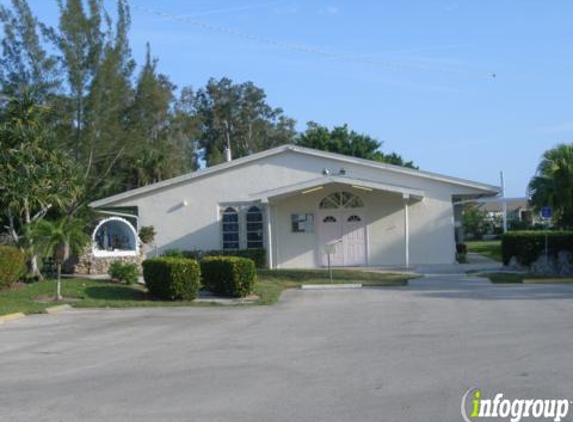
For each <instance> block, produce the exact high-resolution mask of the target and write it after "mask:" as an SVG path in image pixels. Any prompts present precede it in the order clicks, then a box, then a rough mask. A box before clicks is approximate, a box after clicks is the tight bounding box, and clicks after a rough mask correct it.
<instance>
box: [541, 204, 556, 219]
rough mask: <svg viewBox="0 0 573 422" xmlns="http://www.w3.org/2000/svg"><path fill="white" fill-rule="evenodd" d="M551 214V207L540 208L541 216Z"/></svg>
mask: <svg viewBox="0 0 573 422" xmlns="http://www.w3.org/2000/svg"><path fill="white" fill-rule="evenodd" d="M552 216H553V209H552V208H551V207H543V208H541V217H542V218H547V219H549V218H551V217H552Z"/></svg>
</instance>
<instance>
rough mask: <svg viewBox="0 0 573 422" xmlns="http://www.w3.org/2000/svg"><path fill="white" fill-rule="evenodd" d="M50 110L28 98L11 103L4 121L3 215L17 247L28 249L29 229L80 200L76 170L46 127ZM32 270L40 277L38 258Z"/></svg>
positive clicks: (0, 154) (0, 161)
mask: <svg viewBox="0 0 573 422" xmlns="http://www.w3.org/2000/svg"><path fill="white" fill-rule="evenodd" d="M46 113H47V108H46V107H41V106H38V105H37V103H36V102H35V99H34V97H33V95H32V94H31V93H29V92H25V93H24V94H23V95H22V96H21V97H20V98H11V100H10V102H9V104H8V106H7V108H6V109H5V110H4V111H3V113H2V115H1V116H0V209H1V212H2V213H3V214H4V218H5V220H6V222H7V224H6V229H7V231H8V233H9V234H10V235H11V237H12V239H13V241H14V242H15V243H19V244H21V245H22V246H23V247H25V248H27V249H32V248H33V245H31V244H29V243H27V238H26V236H24V237H22V234H24V233H26V232H27V230H28V229H29V227H30V225H31V224H32V223H34V222H36V221H39V220H41V219H43V218H44V217H45V216H46V214H47V213H48V211H50V210H51V209H63V208H65V207H66V206H68V205H69V204H71V203H72V202H73V201H75V200H76V198H77V197H78V196H79V195H80V194H81V188H80V187H79V183H78V173H77V167H76V165H75V163H74V162H73V160H71V158H70V157H69V155H67V154H66V153H65V151H62V150H60V149H57V148H54V140H53V133H52V132H51V130H50V127H49V126H48V125H47V124H46V123H45V114H46ZM31 267H32V268H31V270H32V272H33V273H34V274H36V275H39V270H38V265H37V257H36V256H35V255H33V257H32V260H31Z"/></svg>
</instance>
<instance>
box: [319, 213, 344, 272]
mask: <svg viewBox="0 0 573 422" xmlns="http://www.w3.org/2000/svg"><path fill="white" fill-rule="evenodd" d="M341 217H342V216H341V215H340V214H339V213H336V212H330V213H323V214H321V215H320V220H319V226H320V227H319V245H318V247H319V256H320V263H321V265H323V266H326V265H328V256H327V254H326V253H325V251H324V245H326V244H334V250H333V252H332V254H331V255H330V264H331V265H332V266H337V267H340V266H343V265H344V248H343V245H342V242H341V240H342V222H341Z"/></svg>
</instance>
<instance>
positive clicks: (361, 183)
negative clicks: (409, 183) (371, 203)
mask: <svg viewBox="0 0 573 422" xmlns="http://www.w3.org/2000/svg"><path fill="white" fill-rule="evenodd" d="M333 183H339V184H342V185H347V186H358V187H363V188H369V189H372V190H378V191H384V192H392V193H399V194H402V195H410V196H412V197H414V198H416V199H422V198H423V197H424V191H422V190H419V189H413V188H409V187H406V186H397V185H389V184H385V183H379V182H376V181H374V180H364V179H354V178H350V177H344V176H324V177H319V178H316V179H312V180H308V181H306V182H302V183H295V184H293V185H289V186H284V187H281V188H277V189H271V190H268V191H263V192H258V193H255V194H252V195H250V197H251V198H252V199H253V200H268V199H269V198H274V197H277V196H281V195H288V194H289V193H296V192H300V191H304V190H307V189H312V188H315V187H319V186H321V185H329V184H333Z"/></svg>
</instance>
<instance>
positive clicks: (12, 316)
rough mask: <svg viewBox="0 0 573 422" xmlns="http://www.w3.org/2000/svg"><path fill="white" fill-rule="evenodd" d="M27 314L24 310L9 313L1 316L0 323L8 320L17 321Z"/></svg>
mask: <svg viewBox="0 0 573 422" xmlns="http://www.w3.org/2000/svg"><path fill="white" fill-rule="evenodd" d="M25 317H26V315H25V314H23V313H22V312H15V313H13V314H7V315H2V316H0V324H2V323H4V322H8V321H16V320H17V319H22V318H25Z"/></svg>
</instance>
